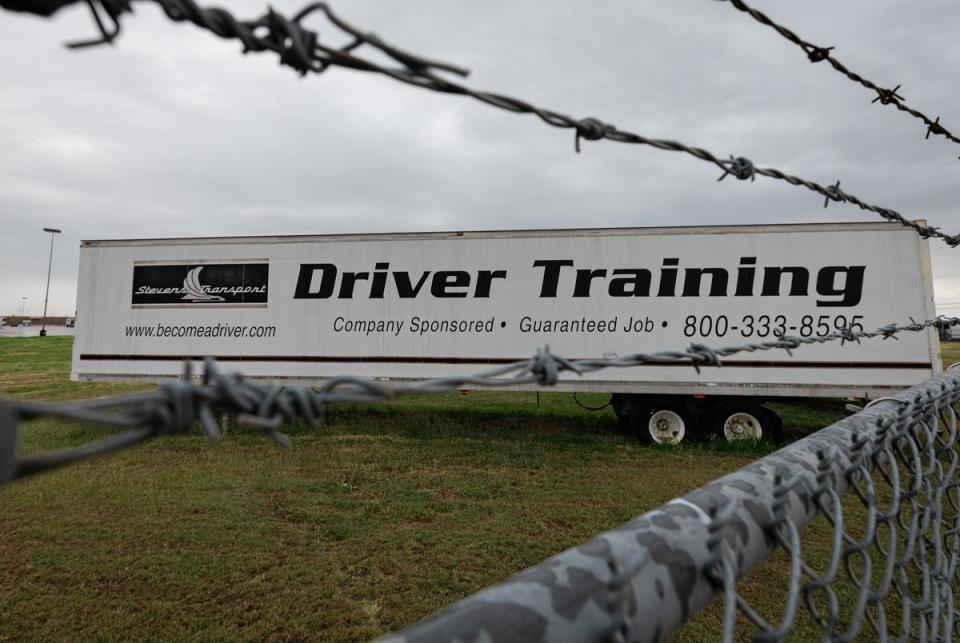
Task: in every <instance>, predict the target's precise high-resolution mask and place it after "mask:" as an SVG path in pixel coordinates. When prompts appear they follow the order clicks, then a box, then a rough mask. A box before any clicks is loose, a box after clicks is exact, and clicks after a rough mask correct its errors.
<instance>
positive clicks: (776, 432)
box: [711, 400, 783, 443]
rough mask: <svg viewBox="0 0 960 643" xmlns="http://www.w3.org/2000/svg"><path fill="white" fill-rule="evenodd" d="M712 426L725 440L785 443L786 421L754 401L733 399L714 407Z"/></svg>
mask: <svg viewBox="0 0 960 643" xmlns="http://www.w3.org/2000/svg"><path fill="white" fill-rule="evenodd" d="M712 418H713V419H712V421H711V426H712V429H713V431H714V433H715V434H716V435H717V437H718V438H720V439H721V440H726V441H727V442H736V441H739V440H756V441H758V442H772V443H780V442H783V421H782V420H781V419H780V416H779V415H777V414H776V413H774V412H773V411H771V410H770V409H768V408H765V407H763V406H761V405H760V404H758V403H756V402H754V401H751V400H743V401H737V400H729V401H727V402H723V403H721V404H719V405H718V406H717V408H716V409H714V410H713V413H712Z"/></svg>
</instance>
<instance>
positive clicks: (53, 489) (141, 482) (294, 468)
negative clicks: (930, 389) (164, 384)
mask: <svg viewBox="0 0 960 643" xmlns="http://www.w3.org/2000/svg"><path fill="white" fill-rule="evenodd" d="M948 346H949V348H950V352H951V353H952V355H951V356H950V357H946V358H945V361H947V362H952V361H957V360H958V359H960V350H954V349H953V345H948ZM70 347H71V340H70V338H59V337H57V338H54V337H48V338H43V339H41V338H30V339H5V340H3V339H0V395H3V396H5V397H15V398H22V399H42V400H62V399H74V398H82V397H92V396H98V395H106V394H113V393H117V392H121V391H127V390H133V389H134V388H135V387H131V386H130V385H119V384H92V383H71V382H70V381H69V357H70ZM603 399H604V398H603V397H602V396H596V397H591V396H586V398H584V399H583V401H584V402H586V403H590V404H592V403H596V402H598V401H602V400H603ZM779 410H780V411H781V412H782V413H783V415H784V416H785V420H786V421H785V425H786V427H785V428H786V429H787V433H788V437H790V438H795V437H797V436H799V435H802V434H805V433H808V432H811V431H813V430H816V429H818V428H821V427H822V426H825V425H826V424H828V423H829V422H831V421H833V420H835V419H837V418H839V417H842V416H843V415H845V414H846V411H844V409H843V405H842V403H840V402H835V401H820V402H816V403H814V404H813V405H809V406H805V405H801V404H794V405H782V406H780V407H779ZM27 426H28V427H29V428H28V430H25V431H24V432H23V433H22V435H21V450H22V451H23V452H31V451H37V450H46V449H52V448H59V447H67V446H73V445H77V444H81V443H83V442H85V441H88V440H90V439H92V438H95V437H98V436H101V435H104V433H103V431H102V430H101V429H98V428H96V427H87V426H76V425H67V424H63V423H55V422H50V421H38V422H33V423H31V424H29V425H27ZM288 432H289V433H290V434H291V435H292V437H293V440H294V444H295V448H294V449H293V450H292V451H290V452H281V451H279V450H277V449H276V448H274V447H273V446H272V445H271V444H270V443H269V442H268V441H266V440H264V439H263V438H261V437H260V436H258V435H255V434H252V433H249V432H244V431H237V430H235V429H234V430H231V431H230V433H228V435H227V437H226V439H225V440H224V441H223V442H222V443H221V444H219V445H217V446H209V445H208V444H207V443H206V442H205V441H204V440H202V439H201V438H200V437H186V438H185V437H176V438H167V439H162V440H157V441H155V442H153V443H151V444H149V445H147V446H144V447H140V448H136V449H133V450H130V451H126V452H123V453H120V454H117V455H113V456H110V457H107V458H103V459H99V460H96V461H93V462H88V463H84V464H81V465H77V466H74V467H72V468H69V469H66V470H62V471H59V472H56V473H52V474H48V475H44V476H41V477H38V478H35V479H29V480H24V481H20V482H17V483H14V484H10V485H7V486H6V487H3V488H0V551H2V555H0V640H11V641H12V640H24V639H29V640H54V639H55V640H60V639H71V640H79V639H97V640H107V639H121V638H123V639H129V638H138V639H139V638H148V639H165V640H169V639H185V638H195V639H203V640H222V639H259V640H262V639H267V640H283V641H286V640H336V641H353V640H366V639H370V638H374V637H376V636H378V635H382V634H384V633H386V632H388V631H392V630H396V629H399V628H402V627H404V626H406V625H409V624H410V623H413V622H415V621H416V620H418V619H420V618H422V617H423V616H426V615H428V614H429V613H431V612H433V611H435V610H437V609H439V608H441V607H443V606H445V605H447V604H449V603H451V602H453V601H455V600H457V599H459V598H462V597H464V596H466V595H467V594H470V593H472V592H474V591H476V590H479V589H481V588H483V587H485V586H486V585H489V584H490V583H493V582H496V581H498V580H502V579H504V578H506V577H508V576H510V575H512V574H513V573H515V572H517V571H519V570H521V569H523V568H524V567H527V566H529V565H532V564H534V563H536V562H539V561H540V560H542V559H543V558H546V557H547V556H549V555H552V554H554V553H557V552H559V551H561V550H563V549H565V548H568V547H570V546H573V545H575V544H578V543H580V542H582V541H584V540H587V539H589V538H590V537H592V536H594V535H596V534H597V533H599V532H601V531H604V530H606V529H609V528H611V527H613V526H616V525H618V524H620V523H622V522H624V521H626V520H628V519H629V518H632V517H633V516H635V515H637V514H640V513H643V512H645V511H647V510H649V509H652V508H653V507H655V506H657V505H659V504H661V503H663V502H665V501H667V500H670V499H671V498H674V497H676V496H678V495H681V494H683V493H685V492H687V491H689V490H691V489H693V488H695V487H697V486H699V485H702V484H704V483H706V482H708V481H710V480H712V479H714V478H716V477H718V476H720V475H723V474H725V473H728V472H730V471H732V470H734V469H736V468H738V467H740V466H743V465H744V464H746V463H747V462H749V461H750V460H752V459H754V458H756V457H757V456H759V455H762V454H763V453H765V452H766V451H767V450H769V447H765V446H763V445H748V446H739V447H731V446H728V445H726V444H721V443H706V444H696V445H683V446H680V447H659V448H653V447H648V446H644V445H641V444H639V443H637V442H636V441H635V440H634V439H632V438H630V437H629V436H626V435H623V434H621V433H620V432H619V430H618V429H617V424H616V421H615V419H614V417H613V414H612V413H611V412H610V411H609V409H607V410H606V411H604V412H600V413H591V412H588V411H585V410H583V409H581V408H579V407H578V406H576V405H575V404H574V402H573V400H572V398H571V396H570V395H564V394H544V395H541V396H540V398H539V403H538V399H537V396H536V395H535V394H533V393H523V394H521V393H490V392H474V393H473V394H472V395H470V396H457V395H451V396H441V397H434V398H425V397H424V398H407V399H404V400H400V401H398V402H396V403H394V404H391V405H389V406H370V407H363V408H358V407H343V408H336V409H333V410H331V412H330V414H329V416H328V422H327V425H326V427H325V428H324V429H323V430H321V431H307V430H304V429H303V428H300V427H291V428H290V429H289V431H288ZM814 542H816V540H815V539H814ZM781 567H782V566H781ZM773 569H774V572H772V573H770V574H767V576H766V577H765V580H764V581H763V582H758V581H753V580H748V582H747V583H746V587H745V591H747V592H750V591H753V592H754V595H755V599H754V600H755V601H758V602H759V603H758V604H759V605H760V607H761V608H763V607H764V604H763V603H764V601H766V602H767V603H769V605H770V607H771V613H773V614H775V613H776V608H777V607H778V605H779V602H778V599H779V595H778V594H777V588H778V587H780V586H782V582H783V581H782V578H781V577H780V576H778V574H779V572H777V571H776V569H777V568H776V564H775V565H774V566H773ZM751 585H753V590H751ZM718 619H719V615H718V612H717V610H715V609H711V610H708V611H707V612H705V613H704V614H703V615H702V616H700V617H698V619H697V620H696V621H695V622H694V624H693V626H692V627H691V628H689V629H687V630H685V631H684V633H683V634H682V635H681V636H680V637H679V638H680V639H682V640H690V641H695V640H702V639H704V638H714V637H715V636H714V637H710V636H708V635H707V634H706V632H710V631H713V632H715V631H716V630H711V628H713V627H715V626H716V623H717V622H718ZM798 632H800V633H802V632H803V630H802V629H801V630H798Z"/></svg>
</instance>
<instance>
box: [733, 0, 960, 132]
mask: <svg viewBox="0 0 960 643" xmlns="http://www.w3.org/2000/svg"><path fill="white" fill-rule="evenodd" d="M720 1H721V2H729V3H730V4H731V5H733V6H734V7H735V8H737V9H739V10H740V11H742V12H744V13H746V14H748V15H750V16H751V17H752V18H753V19H754V20H756V21H757V22H759V23H761V24H764V25H767V26H768V27H771V28H772V29H774V30H775V31H776V32H777V33H779V34H780V35H781V36H783V37H784V38H786V39H787V40H789V41H790V42H792V43H793V44H795V45H797V46H798V47H800V48H801V49H803V51H804V53H806V54H807V58H808V59H809V60H810V62H812V63H818V62H821V61H824V60H825V61H827V62H829V63H830V66H832V67H833V68H834V69H836V70H837V71H838V72H840V73H841V74H843V75H844V76H846V77H847V78H849V79H850V80H852V81H853V82H855V83H857V84H859V85H862V86H864V87H866V88H867V89H869V90H871V91H874V92H876V93H877V96H876V97H875V98H874V99H873V100H872V101H870V102H871V103H876V102H878V101H879V102H880V104H881V105H893V106H894V107H896V108H897V109H899V110H900V111H901V112H905V113H907V114H910V115H911V116H913V117H914V118H918V119H920V120H921V121H923V123H924V124H925V125H926V126H927V135H926V137H925V140H926V139H929V138H930V135H931V134H934V135H937V136H943V137H944V138H947V139H949V140H951V141H953V142H954V143H960V138H957V137H956V136H954V135H953V134H952V133H951V132H950V131H949V130H948V129H947V128H946V126H945V125H943V124H942V123H940V117H939V116H937V117H936V118H935V119H931V118H930V117H929V116H927V115H926V114H924V113H923V112H920V111H918V110H916V109H913V108H912V107H910V106H909V105H907V104H906V102H904V98H903V96H901V95H900V94H898V93H897V92H898V91H899V90H900V85H897V86H896V87H894V88H893V89H886V88H883V87H880V86H879V85H877V84H876V83H875V82H873V81H871V80H869V79H867V78H864V77H863V76H861V75H860V74H858V73H856V72H854V71H852V70H850V69H849V68H847V66H846V65H844V64H843V63H841V62H840V61H839V60H837V59H836V57H834V55H833V54H831V53H830V52H831V51H833V50H834V49H835V47H819V46H817V45H815V44H813V43H812V42H809V41H807V40H804V39H803V38H801V37H800V36H798V35H797V34H796V33H795V32H793V31H791V30H790V29H788V28H787V27H785V26H783V25H781V24H778V23H776V22H774V21H773V20H772V19H771V18H770V17H769V16H767V15H766V14H765V13H763V12H762V11H759V10H757V9H754V8H753V7H751V6H750V5H748V4H747V3H746V2H744V1H743V0H720Z"/></svg>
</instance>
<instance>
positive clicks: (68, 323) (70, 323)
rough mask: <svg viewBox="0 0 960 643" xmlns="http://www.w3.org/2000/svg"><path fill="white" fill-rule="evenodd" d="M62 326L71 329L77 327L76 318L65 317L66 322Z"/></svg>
mask: <svg viewBox="0 0 960 643" xmlns="http://www.w3.org/2000/svg"><path fill="white" fill-rule="evenodd" d="M63 325H64V326H66V327H67V328H73V327H75V326H76V325H77V318H76V317H67V321H65V322H63Z"/></svg>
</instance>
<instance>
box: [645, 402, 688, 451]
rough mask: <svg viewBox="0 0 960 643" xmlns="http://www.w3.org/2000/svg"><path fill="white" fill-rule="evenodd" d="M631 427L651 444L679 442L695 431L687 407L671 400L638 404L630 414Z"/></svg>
mask: <svg viewBox="0 0 960 643" xmlns="http://www.w3.org/2000/svg"><path fill="white" fill-rule="evenodd" d="M630 428H631V430H632V432H633V434H634V435H635V436H637V437H638V438H640V439H641V440H642V441H644V442H648V443H651V444H679V443H681V442H683V441H684V439H689V438H690V437H691V436H692V435H693V434H694V433H695V431H694V425H693V418H692V417H691V415H690V412H689V411H688V410H687V408H686V407H685V406H683V405H682V404H674V403H669V402H663V403H650V404H644V405H638V406H637V407H636V408H635V409H634V410H633V413H631V415H630Z"/></svg>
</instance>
